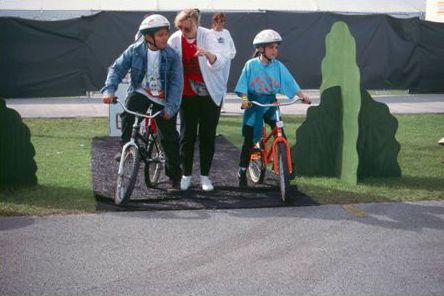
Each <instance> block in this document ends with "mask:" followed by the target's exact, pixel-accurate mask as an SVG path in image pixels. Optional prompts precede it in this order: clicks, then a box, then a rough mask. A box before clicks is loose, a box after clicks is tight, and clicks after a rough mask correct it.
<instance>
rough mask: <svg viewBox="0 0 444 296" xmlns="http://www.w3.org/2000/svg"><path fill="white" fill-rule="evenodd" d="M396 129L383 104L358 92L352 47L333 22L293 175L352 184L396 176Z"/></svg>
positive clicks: (298, 141)
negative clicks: (318, 95)
mask: <svg viewBox="0 0 444 296" xmlns="http://www.w3.org/2000/svg"><path fill="white" fill-rule="evenodd" d="M397 127H398V123H397V121H396V119H395V118H394V117H393V116H392V115H391V114H390V112H389V110H388V107H387V106H386V105H385V104H382V103H378V102H375V101H374V100H373V99H372V98H371V97H370V95H369V94H368V93H367V92H366V91H361V88H360V72H359V67H358V65H357V63H356V45H355V40H354V38H353V36H352V35H351V33H350V31H349V29H348V27H347V25H346V24H345V23H343V22H336V23H335V24H334V25H333V26H332V29H331V31H330V33H328V34H327V37H326V55H325V57H324V59H323V61H322V84H321V103H320V105H319V106H317V107H310V108H309V109H308V111H307V118H306V120H305V121H304V123H303V124H302V125H301V126H300V127H299V129H298V130H297V132H296V145H294V146H293V147H292V158H293V162H294V163H293V165H294V168H295V170H296V174H297V175H309V176H331V177H338V178H340V179H341V180H343V181H344V182H345V183H347V184H356V183H357V181H358V179H362V178H364V177H368V176H374V177H381V176H384V177H385V176H400V174H401V170H400V168H399V165H398V163H397V155H398V153H399V150H400V146H399V143H398V142H397V141H396V139H395V138H394V136H395V133H396V130H397Z"/></svg>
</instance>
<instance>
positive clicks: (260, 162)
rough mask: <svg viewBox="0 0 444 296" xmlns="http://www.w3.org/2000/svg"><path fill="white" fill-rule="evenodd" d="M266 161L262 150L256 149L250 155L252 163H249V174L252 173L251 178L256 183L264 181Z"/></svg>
mask: <svg viewBox="0 0 444 296" xmlns="http://www.w3.org/2000/svg"><path fill="white" fill-rule="evenodd" d="M265 169H266V166H265V162H264V158H263V157H262V151H261V150H258V151H254V152H252V153H251V156H250V164H249V165H248V174H249V175H250V179H251V181H252V182H253V183H255V184H262V183H264V178H265Z"/></svg>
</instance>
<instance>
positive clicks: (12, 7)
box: [0, 0, 426, 19]
mask: <svg viewBox="0 0 444 296" xmlns="http://www.w3.org/2000/svg"><path fill="white" fill-rule="evenodd" d="M190 7H196V8H199V9H201V10H202V11H225V12H229V11H261V10H280V11H299V12H320V11H322V12H327V11H328V12H339V13H353V14H362V13H385V14H390V15H394V16H399V17H411V16H419V17H421V18H424V14H425V10H426V0H371V1H359V0H354V1H353V0H242V1H240V0H222V1H221V0H187V1H177V0H153V1H146V0H144V1H142V0H76V1H60V0H27V1H23V0H0V15H3V16H7V15H13V16H21V17H31V18H37V19H48V18H49V19H50V18H51V17H50V16H51V15H53V18H55V19H57V18H64V17H57V15H65V16H67V17H72V16H71V15H88V14H92V13H95V12H98V11H101V10H111V11H153V10H154V11H176V10H181V9H184V8H190Z"/></svg>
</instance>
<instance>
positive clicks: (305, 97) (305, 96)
mask: <svg viewBox="0 0 444 296" xmlns="http://www.w3.org/2000/svg"><path fill="white" fill-rule="evenodd" d="M298 97H300V98H301V100H302V102H303V103H304V104H309V105H310V104H311V100H310V98H309V97H308V96H307V95H306V94H304V93H303V92H299V93H298Z"/></svg>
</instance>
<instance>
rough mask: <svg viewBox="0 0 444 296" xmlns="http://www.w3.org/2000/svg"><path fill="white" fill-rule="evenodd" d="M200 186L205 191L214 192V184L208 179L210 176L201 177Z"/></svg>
mask: <svg viewBox="0 0 444 296" xmlns="http://www.w3.org/2000/svg"><path fill="white" fill-rule="evenodd" d="M200 184H201V185H202V190H203V191H213V190H214V187H213V184H211V180H210V178H208V176H200Z"/></svg>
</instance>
